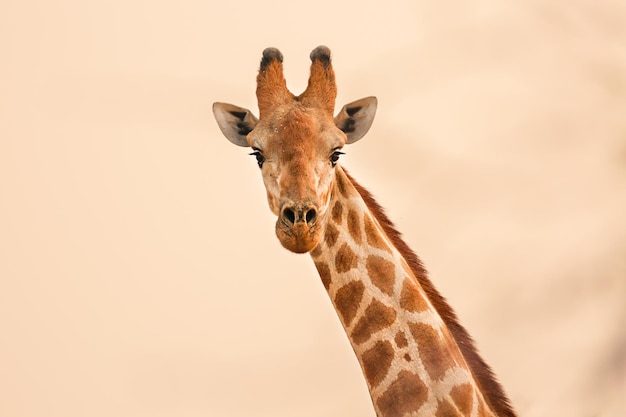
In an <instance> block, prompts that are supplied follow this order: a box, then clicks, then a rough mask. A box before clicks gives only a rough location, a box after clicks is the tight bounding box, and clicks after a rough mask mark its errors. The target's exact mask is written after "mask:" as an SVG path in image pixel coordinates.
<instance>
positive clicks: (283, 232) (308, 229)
mask: <svg viewBox="0 0 626 417" xmlns="http://www.w3.org/2000/svg"><path fill="white" fill-rule="evenodd" d="M317 219H318V209H317V207H315V205H313V204H294V203H286V204H283V205H282V207H281V209H280V215H279V216H278V220H277V221H276V236H278V240H280V243H281V244H282V245H283V246H284V247H285V248H286V249H288V250H290V251H292V252H296V253H305V252H308V251H310V250H311V249H313V248H314V247H315V246H317V243H318V241H319V228H318V227H316V226H317Z"/></svg>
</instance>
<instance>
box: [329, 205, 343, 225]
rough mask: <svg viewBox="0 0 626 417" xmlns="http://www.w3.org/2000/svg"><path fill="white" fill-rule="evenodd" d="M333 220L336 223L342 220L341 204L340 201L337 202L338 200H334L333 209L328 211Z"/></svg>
mask: <svg viewBox="0 0 626 417" xmlns="http://www.w3.org/2000/svg"><path fill="white" fill-rule="evenodd" d="M330 215H331V217H332V219H333V221H334V222H335V223H337V224H341V222H342V221H343V218H342V215H343V206H342V205H341V203H340V202H339V200H337V201H335V204H334V205H333V209H332V211H331V213H330Z"/></svg>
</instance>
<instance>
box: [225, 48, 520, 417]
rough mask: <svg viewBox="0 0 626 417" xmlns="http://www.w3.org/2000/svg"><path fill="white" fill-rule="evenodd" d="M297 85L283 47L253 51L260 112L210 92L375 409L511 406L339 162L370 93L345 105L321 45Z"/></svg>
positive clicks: (489, 411)
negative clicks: (310, 267) (287, 71)
mask: <svg viewBox="0 0 626 417" xmlns="http://www.w3.org/2000/svg"><path fill="white" fill-rule="evenodd" d="M310 58H311V70H310V77H309V82H308V85H307V88H306V90H305V91H304V92H303V93H302V94H301V95H299V96H295V95H294V94H292V93H291V92H290V91H289V90H288V89H287V86H286V82H285V78H284V75H283V65H282V63H283V55H282V54H281V52H280V51H279V50H277V49H275V48H267V49H265V50H264V51H263V56H262V59H261V64H260V69H259V73H258V76H257V89H256V95H257V100H258V106H259V118H257V117H255V116H254V115H253V113H252V112H251V111H250V110H248V109H245V108H242V107H238V106H234V105H232V104H226V103H214V105H213V113H214V116H215V118H216V121H217V123H218V126H219V128H220V130H221V131H222V133H223V134H224V135H225V136H226V138H227V139H229V140H230V141H231V142H232V143H234V144H235V145H239V146H243V147H250V148H252V153H251V155H253V156H254V157H255V158H256V162H257V163H258V165H259V168H260V170H261V173H262V177H263V182H264V184H265V188H266V192H267V200H268V203H269V207H270V210H271V211H272V212H273V213H274V214H275V215H276V216H277V220H276V225H275V230H276V235H277V237H278V239H279V241H280V243H281V244H282V245H283V246H284V247H285V248H286V249H288V250H290V251H292V252H295V253H307V252H308V253H309V254H310V256H311V257H312V259H313V262H314V264H315V266H316V268H317V271H318V272H319V275H320V277H321V281H322V284H323V285H324V287H325V289H326V291H327V292H328V295H329V296H330V299H331V301H332V304H333V306H334V307H335V310H336V311H337V314H338V316H339V319H340V321H341V323H342V325H343V327H344V329H345V332H346V334H347V336H348V338H349V340H350V343H351V345H352V348H353V350H354V352H355V354H356V357H357V359H358V361H359V364H360V365H361V369H362V371H363V375H364V377H365V380H366V382H367V386H368V389H369V392H370V396H371V399H372V403H373V405H374V409H375V411H376V414H377V416H379V417H400V416H438V417H443V416H508V417H513V416H515V415H516V414H515V412H514V410H513V408H512V406H511V405H510V403H509V400H508V398H507V397H506V394H505V393H504V390H503V389H502V387H501V385H500V384H499V382H498V381H497V380H496V378H495V376H494V374H493V372H492V371H491V369H490V367H489V366H488V365H487V364H486V363H485V362H484V361H483V359H482V358H481V357H480V356H479V354H478V352H477V350H476V349H475V348H474V346H473V341H472V339H471V337H470V336H469V334H468V333H467V331H466V330H465V329H464V328H463V327H462V326H461V324H460V323H459V321H458V319H457V317H456V315H455V313H454V312H453V310H452V308H451V307H450V306H449V305H448V304H447V302H446V300H445V299H444V298H443V297H442V296H441V295H440V294H439V293H438V292H437V290H436V289H435V287H434V286H433V284H432V282H431V281H430V280H429V278H428V276H427V273H426V270H425V269H424V267H423V266H422V264H421V262H420V260H419V259H418V257H417V256H416V255H415V253H414V252H413V251H412V250H411V249H410V248H409V247H408V246H407V244H406V243H405V242H404V241H403V240H402V238H401V235H400V233H399V232H398V231H397V230H396V229H395V228H394V226H393V224H392V223H391V221H390V220H389V219H388V217H387V216H386V214H385V212H384V210H383V209H382V208H381V207H380V206H379V205H378V203H377V202H376V201H375V200H374V198H373V197H372V195H371V194H370V193H369V192H368V191H367V190H366V189H364V188H363V187H362V186H360V185H359V184H358V183H357V182H356V181H355V180H354V179H353V178H352V177H351V176H350V174H349V173H348V172H347V171H346V169H345V168H343V167H342V165H341V164H340V163H339V158H340V157H341V155H342V154H343V152H342V149H343V147H344V146H345V145H346V144H352V143H354V142H356V141H358V140H359V139H361V138H362V137H363V136H364V135H365V134H366V133H367V132H368V130H369V128H370V126H371V124H372V122H373V119H374V115H375V113H376V108H377V100H376V98H375V97H366V98H363V99H361V100H357V101H355V102H352V103H349V104H347V105H345V106H344V107H343V108H342V109H341V110H340V111H339V113H338V114H337V116H336V117H333V114H334V106H335V98H336V94H337V89H336V84H335V74H334V70H333V68H332V64H331V58H330V50H329V49H328V48H327V47H325V46H319V47H317V48H315V49H314V50H313V51H312V52H311V55H310Z"/></svg>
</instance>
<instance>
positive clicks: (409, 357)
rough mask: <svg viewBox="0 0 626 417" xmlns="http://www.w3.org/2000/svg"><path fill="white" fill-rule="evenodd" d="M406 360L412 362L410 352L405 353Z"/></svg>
mask: <svg viewBox="0 0 626 417" xmlns="http://www.w3.org/2000/svg"><path fill="white" fill-rule="evenodd" d="M404 360H405V361H407V362H411V355H409V354H408V353H405V354H404Z"/></svg>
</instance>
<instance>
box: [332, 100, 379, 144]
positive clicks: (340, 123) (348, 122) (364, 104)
mask: <svg viewBox="0 0 626 417" xmlns="http://www.w3.org/2000/svg"><path fill="white" fill-rule="evenodd" d="M377 104H378V100H376V97H365V98H362V99H361V100H357V101H353V102H352V103H349V104H346V105H345V106H343V108H342V109H341V111H340V112H339V114H337V116H336V117H335V124H336V125H337V127H338V128H339V129H341V130H342V131H343V132H344V133H345V134H346V136H347V137H348V141H347V143H354V142H356V141H357V140H359V139H361V138H362V137H363V136H365V134H366V133H367V131H368V130H370V127H371V126H372V122H373V121H374V115H375V114H376V106H377Z"/></svg>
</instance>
